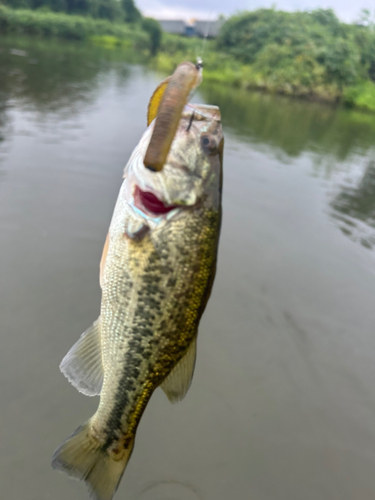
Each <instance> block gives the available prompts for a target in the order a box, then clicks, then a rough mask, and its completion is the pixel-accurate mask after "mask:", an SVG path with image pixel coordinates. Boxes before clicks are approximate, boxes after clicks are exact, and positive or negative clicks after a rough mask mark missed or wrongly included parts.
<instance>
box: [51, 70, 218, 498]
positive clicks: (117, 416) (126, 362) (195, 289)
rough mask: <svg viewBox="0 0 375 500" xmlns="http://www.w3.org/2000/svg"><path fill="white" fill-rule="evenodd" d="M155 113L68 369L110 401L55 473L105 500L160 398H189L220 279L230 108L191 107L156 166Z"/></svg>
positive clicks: (56, 460)
mask: <svg viewBox="0 0 375 500" xmlns="http://www.w3.org/2000/svg"><path fill="white" fill-rule="evenodd" d="M187 70H189V67H188V68H187ZM184 71H186V67H185V69H184ZM156 95H159V94H158V93H157V92H156ZM168 102H169V104H168V105H170V102H173V100H172V101H171V100H169V101H168ZM150 109H151V111H150V110H149V120H150V125H149V127H148V128H147V130H146V132H145V134H144V135H143V137H142V138H141V140H140V142H139V144H138V146H137V147H136V148H135V150H134V152H133V153H132V155H131V157H130V159H129V162H128V164H127V166H126V168H125V176H124V177H125V178H124V181H123V184H122V187H121V189H120V192H119V196H118V199H117V203H116V206H115V209H114V213H113V217H112V221H111V224H110V229H109V233H108V236H107V240H106V243H105V245H104V250H103V257H102V261H101V264H100V285H101V288H102V301H101V310H100V316H99V319H98V320H97V321H96V322H94V324H93V325H92V327H91V328H89V329H88V330H87V331H86V332H85V333H84V334H83V335H82V336H81V338H80V339H79V340H78V342H77V343H76V344H75V345H74V346H73V347H72V349H71V350H70V351H69V352H68V354H67V355H66V356H65V358H64V359H63V361H62V363H61V365H60V368H61V371H62V372H63V373H64V375H66V377H67V378H68V379H69V381H70V382H71V383H72V384H73V385H74V386H75V387H77V389H78V390H80V391H81V392H83V393H84V394H86V395H91V396H93V395H100V402H99V406H98V409H97V411H96V413H95V414H94V415H93V416H92V417H91V418H90V419H89V420H88V421H87V422H86V423H85V424H83V425H82V426H81V427H79V428H78V429H77V430H76V432H75V433H74V434H73V435H72V436H71V437H70V438H68V439H67V440H66V441H65V442H64V443H63V444H62V445H61V446H60V447H59V448H58V449H57V451H56V452H55V455H54V457H53V461H52V465H53V467H54V468H57V469H60V470H63V471H65V472H67V473H68V474H69V475H71V476H74V477H78V478H79V479H83V480H85V481H86V483H87V485H88V487H89V489H90V492H91V494H92V496H93V497H94V498H95V499H96V500H111V499H112V497H113V495H114V493H115V491H116V489H117V487H118V484H119V482H120V480H121V477H122V475H123V473H124V470H125V468H126V465H127V463H128V460H129V458H130V456H131V453H132V449H133V446H134V439H135V434H136V430H137V427H138V424H139V422H140V419H141V417H142V414H143V412H144V410H145V408H146V406H147V403H148V401H149V399H150V397H151V396H152V394H153V392H154V390H155V389H156V388H157V387H159V386H161V387H162V389H163V390H164V392H165V394H166V395H167V397H168V399H169V400H170V401H171V402H175V401H178V400H180V399H182V398H183V397H184V396H185V394H186V392H187V390H188V388H189V386H190V383H191V379H192V376H193V372H194V365H195V354H196V336H197V332H198V325H199V321H200V318H201V316H202V314H203V312H204V309H205V307H206V303H207V300H208V298H209V296H210V293H211V288H212V284H213V280H214V276H215V271H216V259H217V249H218V242H219V233H220V225H221V190H222V151H223V136H222V130H221V123H220V112H219V110H218V108H217V107H215V106H203V105H189V106H187V107H186V108H185V109H184V111H183V112H182V115H181V117H180V120H179V122H178V126H177V130H176V131H175V136H174V139H173V142H172V145H171V148H170V151H169V153H168V155H167V157H166V162H165V164H164V165H163V166H162V168H161V169H160V164H158V165H156V164H155V165H156V166H155V168H154V167H153V166H152V165H148V166H145V164H144V158H145V155H146V152H147V151H148V148H149V145H150V144H151V142H150V140H151V137H152V136H153V133H154V128H155V126H156V125H155V121H151V118H152V112H153V111H152V110H153V109H154V108H153V107H151V108H150ZM155 109H156V107H155ZM164 111H165V110H164ZM164 116H165V117H166V116H168V113H167V112H165V113H164ZM171 133H172V131H171V130H169V131H168V134H167V136H168V140H170V138H171ZM164 135H165V134H164ZM160 137H163V134H161V136H160ZM152 147H153V148H154V149H155V147H157V141H156V142H155V141H154V142H153V146H152ZM163 154H165V150H164V153H163ZM150 157H152V155H151V156H150ZM155 158H157V160H158V161H159V160H160V158H161V157H160V156H158V155H156V156H155ZM156 167H157V168H156Z"/></svg>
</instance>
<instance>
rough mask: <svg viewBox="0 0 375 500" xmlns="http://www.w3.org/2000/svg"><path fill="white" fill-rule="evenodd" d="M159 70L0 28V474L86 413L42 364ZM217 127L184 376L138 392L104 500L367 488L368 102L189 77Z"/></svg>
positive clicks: (308, 497) (78, 322)
mask: <svg viewBox="0 0 375 500" xmlns="http://www.w3.org/2000/svg"><path fill="white" fill-rule="evenodd" d="M160 78H161V76H160V75H158V74H156V73H154V72H152V71H151V70H149V69H147V68H146V67H145V66H142V65H140V64H139V63H138V62H137V59H136V57H134V54H133V59H132V57H131V55H127V56H126V57H125V55H124V54H121V53H117V52H116V51H106V50H103V49H99V48H95V47H87V46H84V45H80V44H73V43H69V44H68V43H62V42H51V41H49V42H43V41H37V40H29V41H28V40H24V39H23V40H21V39H14V38H13V39H8V38H1V39H0V234H1V245H0V263H1V264H0V266H1V276H0V282H1V287H0V293H1V301H0V323H1V349H0V381H1V384H0V387H1V408H0V429H1V430H0V435H1V437H0V487H1V498H4V500H5V499H6V500H21V499H22V500H49V499H51V500H66V499H68V498H71V499H82V500H84V499H86V498H88V495H87V492H86V488H85V486H84V485H82V484H79V483H77V482H75V481H72V480H70V479H69V478H68V477H67V476H65V475H63V474H59V473H57V472H54V471H53V470H52V469H51V467H50V458H51V455H52V453H53V451H54V449H55V448H56V447H57V445H58V444H59V443H60V442H61V441H62V440H63V439H64V438H65V437H66V436H68V435H69V434H70V433H71V432H72V431H73V430H74V429H75V428H76V427H77V426H78V425H79V424H80V423H82V422H83V421H85V420H86V419H87V418H89V417H90V416H91V415H92V414H93V412H94V411H95V408H96V406H97V403H98V400H97V398H88V397H85V396H83V395H82V394H79V393H78V392H77V391H76V390H75V389H74V388H73V387H72V386H71V385H70V384H69V383H68V382H67V380H66V379H65V378H64V377H63V375H62V374H61V373H60V372H59V369H58V365H59V363H60V361H61V359H62V357H63V356H64V355H65V353H66V352H67V351H68V349H69V348H70V347H71V345H72V344H73V343H74V342H75V341H76V339H77V338H78V336H79V335H80V334H81V333H82V332H83V331H84V330H85V329H86V328H87V327H88V326H89V325H90V324H91V323H92V322H93V321H94V320H95V319H96V317H97V316H98V312H99V303H100V289H99V283H98V266H99V260H100V256H101V251H102V247H103V243H104V239H105V235H106V232H107V228H108V225H109V221H110V218H111V214H112V210H113V207H114V203H115V200H116V197H117V192H118V189H119V187H120V183H121V175H122V170H123V167H124V164H125V163H126V161H127V159H128V157H129V155H130V153H131V151H132V150H133V148H134V146H135V145H136V144H137V142H138V140H139V138H140V136H141V134H142V132H143V131H144V129H145V126H146V119H145V114H146V108H147V103H148V99H149V97H150V95H151V94H152V92H153V90H154V88H155V86H156V85H157V83H158V82H159V81H160ZM195 100H196V101H200V102H207V103H210V104H218V105H219V106H220V108H221V111H222V116H223V125H224V132H225V139H226V142H225V159H224V160H225V163H224V169H225V184H224V196H223V207H224V220H223V228H222V234H221V242H220V252H219V263H218V274H217V279H216V282H215V285H214V289H213V294H212V297H211V300H210V302H209V305H208V307H207V310H206V313H205V315H204V318H203V320H202V323H201V327H200V333H199V340H198V357H197V365H196V373H195V376H194V382H193V385H192V387H191V389H190V391H189V393H188V396H187V397H186V399H185V400H184V401H183V402H182V403H180V404H178V405H175V406H172V405H170V404H169V402H168V401H167V399H166V397H165V396H164V394H163V393H162V391H161V390H160V389H158V390H157V391H156V392H155V394H154V396H153V397H152V400H151V402H150V404H149V406H148V408H147V410H146V412H145V414H144V416H143V418H142V421H141V424H140V427H139V431H138V434H137V439H136V445H135V450H134V453H133V456H132V458H131V462H130V464H129V466H128V468H127V471H126V473H125V476H124V478H123V480H122V482H121V485H120V488H119V491H118V493H117V495H116V499H118V500H120V499H124V500H125V499H126V500H229V499H236V500H336V499H337V500H373V499H374V498H375V474H374V470H375V254H374V244H375V150H374V141H375V117H374V115H367V114H363V113H359V112H356V111H353V110H344V109H340V108H337V109H333V108H329V107H325V106H321V105H318V104H311V103H304V102H299V101H291V100H287V99H283V98H280V97H272V96H266V95H262V94H256V93H254V94H251V93H242V92H241V91H238V90H228V89H226V88H224V87H215V86H211V85H208V84H206V85H203V87H202V88H201V90H200V92H199V93H198V94H197V95H196V96H195Z"/></svg>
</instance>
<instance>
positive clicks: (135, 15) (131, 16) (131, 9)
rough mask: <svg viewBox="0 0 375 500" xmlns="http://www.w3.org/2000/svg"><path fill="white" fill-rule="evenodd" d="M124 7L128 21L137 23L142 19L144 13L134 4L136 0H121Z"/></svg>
mask: <svg viewBox="0 0 375 500" xmlns="http://www.w3.org/2000/svg"><path fill="white" fill-rule="evenodd" d="M121 5H122V9H123V11H124V13H125V21H126V22H127V23H136V22H138V21H140V20H141V19H142V14H141V13H140V12H139V10H138V9H137V7H136V6H135V4H134V0H121Z"/></svg>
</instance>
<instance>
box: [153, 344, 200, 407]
mask: <svg viewBox="0 0 375 500" xmlns="http://www.w3.org/2000/svg"><path fill="white" fill-rule="evenodd" d="M196 354H197V341H196V339H194V340H193V341H192V343H191V344H190V346H189V348H188V350H187V352H186V354H185V355H184V357H183V358H182V359H180V361H179V362H178V363H177V365H176V366H175V367H174V368H173V370H172V371H171V373H170V374H169V375H168V377H167V378H166V379H165V380H164V382H163V383H162V384H161V388H162V389H163V391H164V392H165V394H166V396H167V398H168V399H169V401H170V402H171V403H177V401H181V400H182V399H184V397H185V396H186V393H187V391H188V390H189V387H190V384H191V380H192V378H193V373H194V366H195V358H196Z"/></svg>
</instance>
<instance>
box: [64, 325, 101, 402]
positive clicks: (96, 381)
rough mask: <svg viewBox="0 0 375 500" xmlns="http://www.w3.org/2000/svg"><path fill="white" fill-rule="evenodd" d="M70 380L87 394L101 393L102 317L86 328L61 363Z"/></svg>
mask: <svg viewBox="0 0 375 500" xmlns="http://www.w3.org/2000/svg"><path fill="white" fill-rule="evenodd" d="M60 370H61V371H62V373H63V374H64V375H65V377H66V378H67V379H68V380H69V382H70V383H71V384H72V385H74V387H76V389H78V390H79V392H82V393H83V394H86V396H97V395H98V394H100V391H101V389H102V384H103V365H102V352H101V344H100V317H99V318H98V320H97V321H95V322H94V323H93V325H92V326H91V327H90V328H89V329H88V330H86V331H85V332H84V333H83V334H82V335H81V337H80V339H79V340H78V342H76V343H75V344H74V345H73V347H72V348H71V349H70V351H69V352H68V354H67V355H66V356H65V357H64V359H63V360H62V361H61V364H60Z"/></svg>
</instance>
